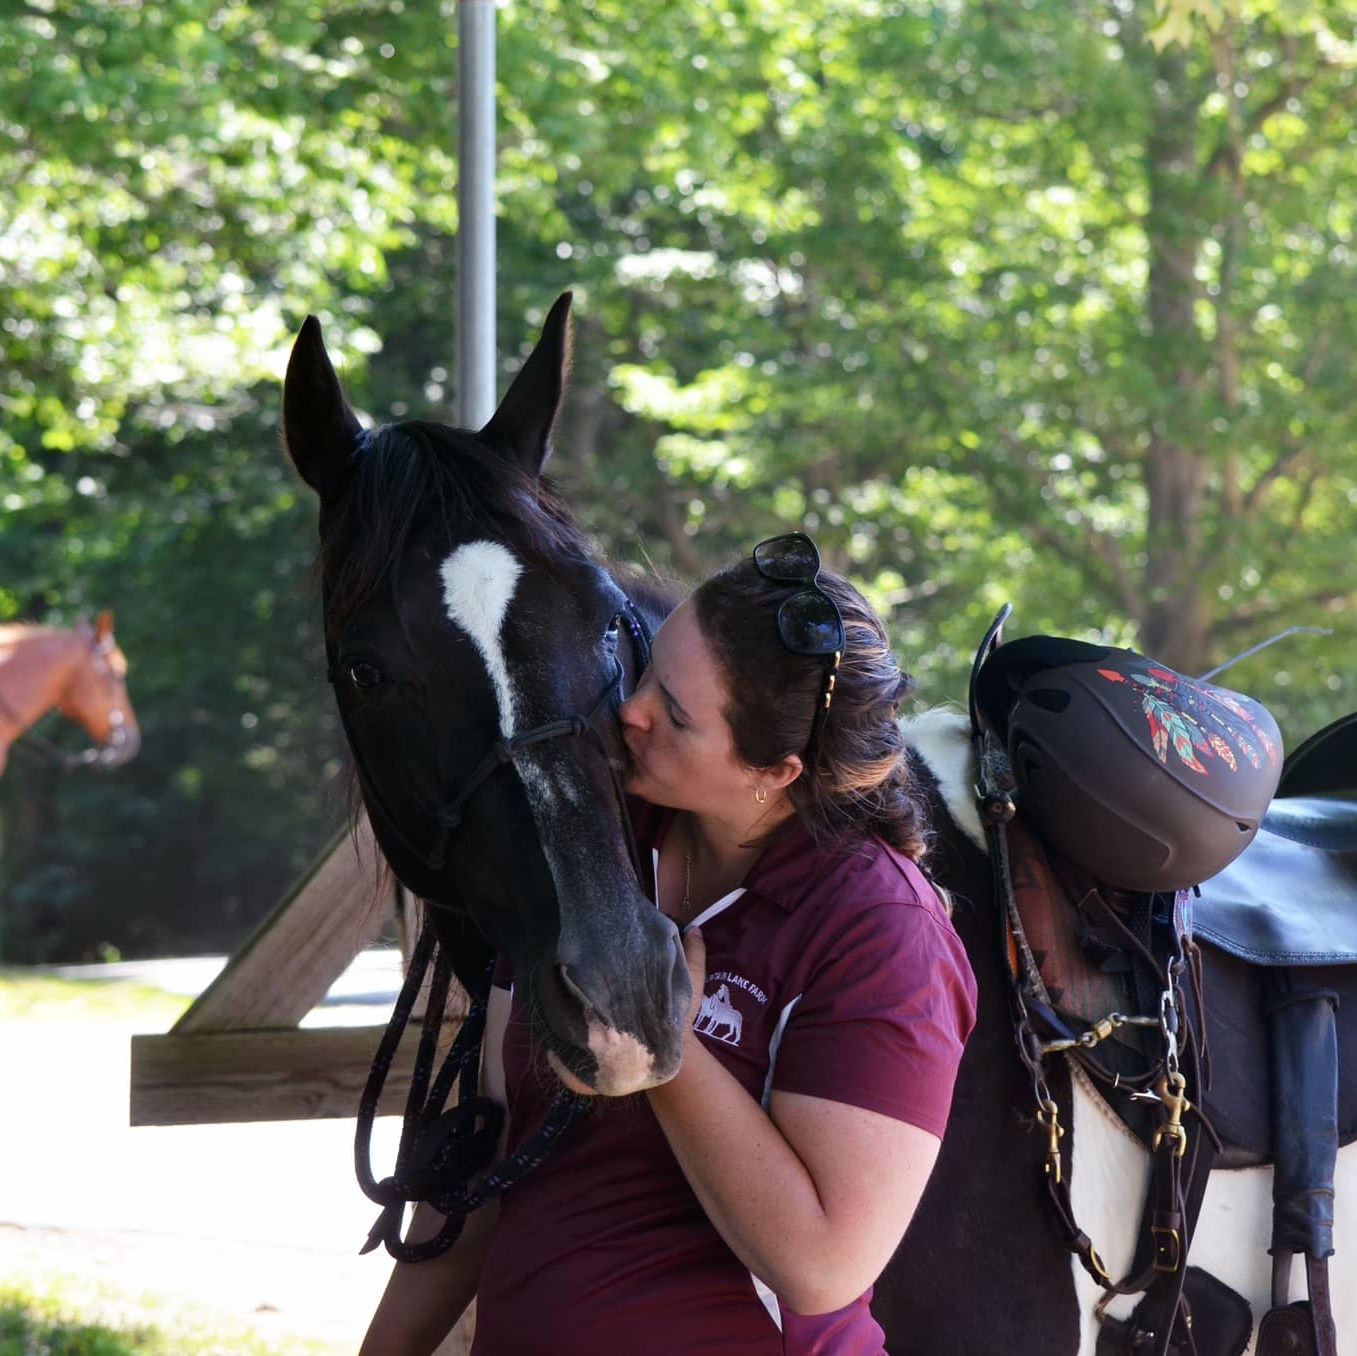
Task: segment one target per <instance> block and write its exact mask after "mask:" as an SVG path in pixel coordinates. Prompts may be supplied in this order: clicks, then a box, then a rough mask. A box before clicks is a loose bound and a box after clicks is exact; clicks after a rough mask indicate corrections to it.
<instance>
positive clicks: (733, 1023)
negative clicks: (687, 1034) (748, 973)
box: [693, 984, 744, 1045]
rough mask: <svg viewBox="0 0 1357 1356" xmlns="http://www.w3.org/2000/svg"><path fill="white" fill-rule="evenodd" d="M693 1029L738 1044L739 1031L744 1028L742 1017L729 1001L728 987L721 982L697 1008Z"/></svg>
mask: <svg viewBox="0 0 1357 1356" xmlns="http://www.w3.org/2000/svg"><path fill="white" fill-rule="evenodd" d="M693 1030H694V1031H697V1032H700V1033H701V1034H702V1035H704V1036H712V1037H714V1038H715V1039H716V1040H719V1041H725V1042H726V1044H727V1045H739V1043H740V1033H741V1032H742V1031H743V1030H744V1018H743V1017H741V1016H740V1010H739V1009H738V1008H737V1007H736V1006H735V1005H734V1004H733V1003H732V1002H731V1001H730V988H729V986H728V985H725V984H722V985H721V986H720V987H719V988H718V989H717V990H716V992H715V993H709V994H708V995H707V996H706V997H705V998H704V999H703V1000H702V1006H701V1007H700V1008H698V1010H697V1018H696V1020H695V1021H694V1022H693Z"/></svg>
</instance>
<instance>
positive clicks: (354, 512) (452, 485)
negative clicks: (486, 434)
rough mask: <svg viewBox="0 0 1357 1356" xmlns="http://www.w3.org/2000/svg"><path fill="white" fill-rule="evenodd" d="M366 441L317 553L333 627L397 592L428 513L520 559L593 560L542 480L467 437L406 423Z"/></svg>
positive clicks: (380, 431)
mask: <svg viewBox="0 0 1357 1356" xmlns="http://www.w3.org/2000/svg"><path fill="white" fill-rule="evenodd" d="M365 443H366V446H365V447H364V449H363V450H362V451H360V452H359V453H358V455H357V456H356V457H355V460H354V470H353V477H352V480H351V482H350V485H349V488H348V492H347V493H346V494H345V496H344V498H343V500H342V501H341V503H340V504H339V505H338V506H336V508H335V510H334V515H335V516H334V518H333V519H332V520H331V521H330V522H327V524H326V529H325V533H324V538H323V541H322V545H321V553H320V561H319V563H320V569H321V573H322V577H323V579H324V580H325V586H326V593H327V610H328V612H329V614H330V619H331V621H332V622H340V623H342V621H343V620H344V619H345V618H347V617H351V616H352V615H353V614H354V612H356V611H357V610H358V609H359V608H360V607H362V606H363V605H364V604H365V603H367V602H368V601H370V600H371V599H372V598H373V597H375V596H376V595H377V594H378V593H379V592H384V591H388V590H390V589H392V588H394V587H395V586H396V581H397V576H398V573H399V570H400V564H401V561H402V560H403V559H404V557H405V554H406V551H407V550H408V548H409V546H410V544H411V540H412V538H413V536H414V534H415V532H416V531H417V530H419V529H421V528H422V527H423V526H424V525H425V524H427V522H428V515H429V514H430V513H436V514H438V515H439V516H441V517H442V519H443V521H444V522H445V524H446V525H447V526H448V529H449V531H450V532H451V531H452V530H453V529H454V527H455V529H456V530H457V531H458V532H459V533H463V534H465V532H466V531H467V529H468V528H470V529H471V531H472V532H483V533H484V534H485V535H486V536H489V537H493V538H495V539H497V540H501V541H504V542H507V543H509V544H510V545H512V547H513V548H514V549H515V550H516V551H517V552H519V553H520V554H522V555H524V556H526V557H528V558H529V559H534V560H541V561H547V560H552V559H562V558H573V559H594V558H595V552H594V551H593V549H592V547H591V546H590V543H589V541H588V539H587V538H586V537H585V536H584V534H583V533H582V532H581V531H580V529H579V527H578V525H577V524H576V522H575V520H574V517H573V516H572V514H571V513H570V510H569V509H568V508H567V507H566V505H565V503H564V502H563V501H562V500H561V498H560V497H559V495H558V494H557V493H556V491H555V489H554V488H553V487H552V485H551V484H550V482H549V481H547V480H545V479H542V478H539V477H536V476H532V475H530V474H528V473H527V472H526V471H524V470H522V469H521V468H519V467H518V466H516V465H513V464H512V463H510V462H508V461H506V460H505V458H504V457H502V456H501V455H499V454H498V453H496V452H495V451H494V450H492V449H491V448H489V447H487V446H486V445H485V444H484V443H482V442H481V441H480V440H479V439H477V438H476V437H475V436H474V435H473V434H470V433H466V432H464V431H462V430H460V429H454V428H449V427H447V426H446V425H443V424H435V423H430V422H426V421H424V420H410V421H408V422H405V423H401V424H390V425H386V426H385V427H383V428H380V429H377V430H375V431H374V432H373V433H372V434H371V435H370V436H369V437H368V438H367V439H365Z"/></svg>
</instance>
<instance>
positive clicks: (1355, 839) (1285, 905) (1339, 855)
mask: <svg viewBox="0 0 1357 1356" xmlns="http://www.w3.org/2000/svg"><path fill="white" fill-rule="evenodd" d="M1193 929H1194V931H1195V933H1196V934H1197V936H1198V937H1199V938H1200V939H1201V940H1202V941H1205V942H1208V943H1210V944H1211V945H1212V946H1216V947H1219V948H1221V949H1222V950H1224V951H1228V952H1229V953H1230V954H1231V955H1234V956H1238V957H1240V958H1241V959H1243V960H1247V961H1251V962H1253V963H1254V964H1257V965H1269V966H1275V965H1351V964H1357V801H1351V800H1340V799H1335V798H1331V797H1328V796H1290V797H1287V798H1285V799H1282V800H1276V801H1273V803H1272V806H1271V808H1270V809H1269V810H1268V812H1267V815H1266V816H1265V817H1264V819H1263V823H1262V826H1261V828H1260V829H1259V831H1258V835H1257V837H1255V838H1254V840H1253V842H1252V843H1250V844H1249V846H1248V847H1247V848H1246V849H1245V850H1244V851H1243V852H1242V853H1240V855H1239V856H1238V857H1236V858H1235V860H1234V861H1233V862H1231V863H1230V865H1229V866H1227V867H1226V868H1225V870H1223V871H1221V872H1220V873H1219V874H1217V875H1215V876H1212V877H1211V878H1210V879H1209V880H1206V881H1203V882H1202V885H1201V895H1200V898H1199V899H1197V900H1196V902H1195V904H1194V906H1193Z"/></svg>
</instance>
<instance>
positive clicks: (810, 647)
mask: <svg viewBox="0 0 1357 1356" xmlns="http://www.w3.org/2000/svg"><path fill="white" fill-rule="evenodd" d="M777 627H778V635H779V637H780V638H781V640H782V643H783V645H785V646H786V647H787V649H789V650H790V651H791V652H792V653H793V654H802V655H830V654H834V653H835V652H836V651H839V650H842V649H843V648H844V632H843V618H842V617H841V616H840V615H839V609H838V608H837V607H836V606H835V605H834V602H833V600H832V599H831V598H829V597H828V596H827V595H826V594H823V593H821V592H820V590H819V589H806V590H805V591H804V592H803V593H797V594H793V595H792V597H790V598H788V599H787V601H786V602H785V603H783V604H782V606H781V607H780V608H779V609H778V614H777Z"/></svg>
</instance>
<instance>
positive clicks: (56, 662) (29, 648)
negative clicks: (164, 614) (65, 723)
mask: <svg viewBox="0 0 1357 1356" xmlns="http://www.w3.org/2000/svg"><path fill="white" fill-rule="evenodd" d="M51 710H56V711H59V712H60V713H61V714H62V715H63V716H65V717H66V719H67V720H70V721H74V722H75V723H76V724H77V725H83V726H84V727H85V729H86V730H87V731H88V732H89V735H90V738H91V739H93V740H94V741H95V744H96V747H95V748H92V749H87V750H86V751H85V752H83V753H67V752H66V751H64V750H63V749H61V748H59V747H58V746H57V745H56V744H54V743H52V742H51V741H50V740H46V739H43V738H42V737H41V736H39V735H37V734H36V733H35V734H34V735H32V736H31V740H32V741H34V742H33V744H32V748H33V750H34V751H35V752H37V753H39V754H41V755H42V756H45V757H46V758H48V759H50V760H51V761H53V762H55V763H57V764H59V765H60V766H62V767H90V766H93V767H118V766H120V765H121V764H123V763H126V762H128V761H130V760H131V759H132V758H135V757H136V755H137V751H138V750H139V749H140V748H141V729H140V727H139V726H138V724H137V713H136V712H135V711H134V710H133V709H132V699H131V697H129V696H128V693H127V658H126V656H125V655H124V654H123V652H122V650H120V649H119V648H118V642H117V641H116V640H114V638H113V614H112V613H111V612H101V613H100V614H99V617H98V620H97V621H95V622H94V623H93V624H92V625H91V624H90V623H89V622H88V621H84V620H81V621H80V622H78V623H77V624H76V626H75V627H74V628H73V629H71V630H65V629H63V628H60V627H54V626H26V625H16V626H7V627H0V772H3V771H4V770H5V761H6V756H7V754H8V751H9V746H10V744H11V743H12V742H13V741H14V740H15V739H17V738H18V737H19V736H20V735H21V734H23V733H24V731H26V730H27V729H28V728H29V726H31V725H32V724H33V723H34V722H35V721H37V720H39V719H41V717H42V716H43V715H44V714H46V713H47V712H48V711H51Z"/></svg>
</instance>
